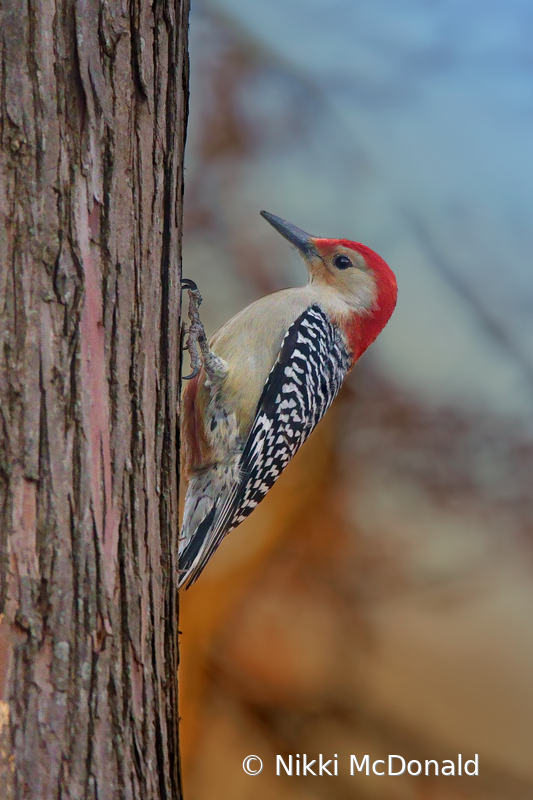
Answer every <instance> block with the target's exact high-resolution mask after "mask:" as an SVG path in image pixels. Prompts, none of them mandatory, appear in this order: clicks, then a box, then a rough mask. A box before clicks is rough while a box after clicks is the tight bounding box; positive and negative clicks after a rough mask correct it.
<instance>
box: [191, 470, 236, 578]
mask: <svg viewBox="0 0 533 800" xmlns="http://www.w3.org/2000/svg"><path fill="white" fill-rule="evenodd" d="M238 474H239V470H238V458H236V459H235V460H233V459H232V461H231V462H230V463H226V464H217V465H216V466H213V467H210V468H209V469H207V470H203V471H202V472H200V473H197V474H196V475H193V477H192V478H191V480H190V483H189V487H188V489H187V495H186V497H185V509H184V512H183V522H182V526H181V534H180V538H179V550H178V568H179V573H180V574H179V579H178V588H180V589H181V588H182V587H183V586H185V587H186V588H189V586H191V585H192V584H193V583H194V582H195V581H196V580H197V579H198V577H199V576H200V573H201V572H202V570H203V569H204V567H205V565H206V564H207V562H208V560H209V558H210V556H211V555H212V553H213V552H214V550H215V549H216V548H217V547H218V545H219V544H220V542H221V541H222V539H223V537H224V534H225V532H226V531H220V530H219V528H220V525H219V524H218V523H219V518H220V512H221V511H222V510H223V509H224V508H225V506H226V505H227V501H228V499H229V497H230V496H231V494H232V492H233V490H234V488H235V484H236V481H237V477H238Z"/></svg>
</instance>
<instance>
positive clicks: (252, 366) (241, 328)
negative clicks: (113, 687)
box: [178, 211, 397, 587]
mask: <svg viewBox="0 0 533 800" xmlns="http://www.w3.org/2000/svg"><path fill="white" fill-rule="evenodd" d="M261 215H262V216H263V217H264V219H266V220H267V221H268V222H269V223H270V224H271V225H272V226H273V227H274V228H275V229H276V230H277V231H278V232H279V233H280V234H281V235H282V236H284V237H285V239H287V240H288V241H289V242H290V243H291V244H292V245H294V246H295V247H296V248H297V249H298V251H299V252H300V254H301V255H302V257H303V260H304V263H305V266H306V268H307V273H308V283H307V285H306V286H303V287H300V288H294V289H283V290H282V291H279V292H275V293H274V294H270V295H267V296H266V297H263V298H261V299H260V300H257V301H256V302H255V303H252V304H251V305H249V306H248V307H247V308H245V309H244V310H243V311H241V312H240V313H239V314H237V315H236V316H234V317H233V318H232V319H230V320H229V322H226V324H225V325H223V326H222V327H221V328H220V329H219V330H218V331H217V332H216V333H215V334H214V336H213V337H212V338H211V340H210V341H209V344H207V340H205V338H204V346H203V347H202V348H201V349H202V354H203V360H202V366H201V369H200V370H199V372H198V374H197V375H196V376H195V377H194V378H193V379H192V380H191V381H190V382H189V383H188V384H187V387H186V390H185V392H184V397H183V420H182V432H183V448H184V472H185V477H186V478H187V479H188V480H189V485H188V490H187V494H186V498H185V509H184V515H183V523H182V529H181V535H180V542H179V558H178V564H179V570H180V577H179V585H180V586H186V587H188V586H190V585H191V584H192V583H194V582H195V581H196V580H197V578H198V576H199V575H200V573H201V572H202V570H203V569H204V567H205V566H206V564H207V562H208V561H209V559H210V558H211V556H212V555H213V553H214V552H215V550H216V548H217V547H218V546H219V544H220V543H221V541H222V539H223V538H224V536H226V534H228V533H229V532H230V531H232V530H233V529H234V528H236V527H237V526H238V525H240V523H241V522H243V520H245V519H246V517H247V516H248V515H249V514H250V513H251V512H252V511H253V510H254V509H255V508H256V506H257V505H258V504H259V503H260V502H261V500H262V499H263V498H264V497H265V495H266V494H267V492H268V490H269V489H270V488H271V487H272V486H273V485H274V483H275V482H276V480H277V479H278V478H279V476H280V475H281V473H282V472H283V470H284V469H285V467H286V466H287V464H288V463H289V461H290V459H291V458H292V457H293V456H294V454H295V453H296V452H297V450H298V449H299V448H300V447H301V445H302V444H303V443H304V442H305V440H306V439H307V438H308V436H309V434H310V433H311V431H312V430H313V429H314V427H315V426H316V425H317V423H318V422H319V421H320V420H321V419H322V417H323V416H324V414H325V413H326V411H327V410H328V408H329V406H330V405H331V403H332V401H333V399H334V398H335V396H336V394H337V392H338V391H339V389H340V387H341V385H342V382H343V381H344V378H345V377H346V375H347V374H348V373H349V372H350V370H351V369H352V367H353V366H354V364H355V362H356V361H357V359H358V358H359V357H360V356H361V354H362V353H364V351H365V350H366V349H367V347H368V346H369V345H370V344H372V342H373V341H374V339H375V338H376V337H377V335H378V334H379V333H380V331H381V330H382V329H383V328H384V326H385V325H386V323H387V322H388V320H389V319H390V316H391V314H392V312H393V311H394V307H395V305H396V296H397V286H396V278H395V276H394V273H393V272H392V270H391V269H390V267H389V266H388V265H387V264H386V263H385V261H383V259H382V258H381V257H380V256H378V254H377V253H375V252H374V251H373V250H371V249H370V248H369V247H366V246H365V245H363V244H360V243H359V242H352V241H348V240H346V239H323V238H320V237H315V236H310V235H309V234H308V233H305V231H303V230H301V229H300V228H297V227H296V226H295V225H292V224H291V223H289V222H285V220H283V219H281V218H280V217H276V216H274V214H270V213H268V212H266V211H261Z"/></svg>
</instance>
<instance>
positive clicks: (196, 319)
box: [181, 278, 228, 382]
mask: <svg viewBox="0 0 533 800" xmlns="http://www.w3.org/2000/svg"><path fill="white" fill-rule="evenodd" d="M181 286H182V289H187V291H188V292H189V311H188V316H189V320H190V323H191V324H190V325H189V327H188V328H187V329H186V328H185V327H184V328H183V329H182V341H183V339H184V337H187V338H186V339H185V343H184V344H182V350H187V351H188V353H189V355H190V358H191V367H192V372H191V373H190V375H184V376H183V377H182V380H184V381H191V380H192V379H193V378H196V376H197V375H198V373H199V372H200V368H201V367H202V365H203V367H204V369H205V371H206V373H207V374H208V376H209V377H210V378H211V379H212V380H214V381H216V382H220V380H221V379H222V378H223V377H225V375H226V373H227V371H228V365H227V364H226V362H225V361H223V359H221V358H219V356H217V355H216V354H215V353H213V351H212V350H211V348H210V347H209V343H208V341H207V336H206V335H205V330H204V326H203V324H202V321H201V319H200V313H199V310H198V309H199V307H200V303H201V302H202V295H201V294H200V292H199V291H198V286H197V285H196V283H195V282H194V281H191V280H190V279H189V278H184V279H183V280H182V282H181ZM197 346H198V348H199V351H200V352H199V351H198V348H197Z"/></svg>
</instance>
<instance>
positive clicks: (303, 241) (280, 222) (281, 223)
mask: <svg viewBox="0 0 533 800" xmlns="http://www.w3.org/2000/svg"><path fill="white" fill-rule="evenodd" d="M259 213H260V214H261V216H262V217H263V218H264V219H266V221H267V222H270V224H271V225H272V227H273V228H275V229H276V230H277V232H278V233H281V235H282V236H284V237H285V239H287V241H289V242H290V243H291V244H293V245H294V246H295V247H297V248H298V250H299V251H300V252H301V253H302V254H303V255H304V256H317V255H318V251H317V249H316V247H315V245H314V243H313V238H314V237H313V236H311V235H310V234H309V233H306V232H305V231H303V230H302V229H301V228H297V227H296V225H292V224H291V223H290V222H285V220H284V219H281V217H276V216H275V215H274V214H269V212H268V211H260V212H259Z"/></svg>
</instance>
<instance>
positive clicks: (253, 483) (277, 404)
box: [179, 305, 350, 587]
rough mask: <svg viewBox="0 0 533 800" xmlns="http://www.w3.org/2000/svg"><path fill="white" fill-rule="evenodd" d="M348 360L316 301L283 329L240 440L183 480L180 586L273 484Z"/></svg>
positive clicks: (195, 573) (339, 382) (327, 400)
mask: <svg viewBox="0 0 533 800" xmlns="http://www.w3.org/2000/svg"><path fill="white" fill-rule="evenodd" d="M349 364H350V357H349V354H348V352H347V350H346V346H345V344H344V342H343V340H342V337H341V334H340V332H339V330H338V329H337V327H336V326H335V325H333V324H332V323H331V322H330V320H329V318H328V316H327V315H326V314H325V312H324V311H323V310H322V309H321V308H320V306H319V305H313V306H310V307H309V308H308V309H306V311H304V312H303V314H301V315H300V316H299V317H298V319H296V320H295V322H294V323H293V324H292V325H291V327H290V328H289V330H288V331H287V333H286V334H285V338H284V339H283V343H282V345H281V349H280V352H279V355H278V358H277V361H276V363H275V365H274V367H273V368H272V370H271V372H270V375H269V377H268V380H267V381H266V383H265V386H264V389H263V392H262V394H261V398H260V400H259V403H258V406H257V411H256V415H255V419H254V422H253V424H252V428H251V430H250V433H249V435H248V438H247V440H246V442H245V443H244V444H243V445H242V446H241V448H240V449H239V450H238V451H237V452H234V453H233V454H232V455H231V456H230V457H229V458H228V461H227V463H226V464H224V465H217V467H213V469H214V470H218V475H216V476H215V475H212V474H211V470H209V471H208V473H207V474H204V475H202V476H197V477H195V478H193V481H195V482H196V485H195V486H192V485H190V486H189V491H188V492H187V499H186V507H185V513H184V522H183V527H182V538H181V542H180V552H179V569H180V579H179V585H180V587H181V586H184V585H187V586H190V585H191V584H192V583H194V581H195V580H196V579H197V578H198V576H199V575H200V573H201V572H202V570H203V569H204V567H205V566H206V564H207V562H208V561H209V559H210V558H211V556H212V555H213V553H214V552H215V550H216V548H217V547H218V545H219V544H220V542H221V541H222V539H223V538H224V536H226V534H227V533H229V532H230V531H232V530H233V529H234V528H236V527H237V525H239V524H240V523H241V522H243V520H245V519H246V517H247V516H248V515H249V514H251V512H252V511H253V510H254V508H255V507H256V506H257V505H258V504H259V503H260V502H261V500H262V499H263V498H264V496H265V495H266V493H267V492H268V490H269V489H271V488H272V486H273V485H274V483H275V482H276V480H277V479H278V477H279V476H280V475H281V473H282V472H283V470H284V469H285V467H286V466H287V464H288V463H289V461H290V460H291V458H292V457H293V456H294V455H295V453H296V452H297V450H298V449H299V448H300V447H301V445H302V444H303V443H304V442H305V440H306V439H307V437H308V436H309V434H310V433H311V431H312V430H313V429H314V428H315V426H316V425H317V424H318V422H320V420H321V419H322V417H323V416H324V414H325V413H326V411H327V410H328V408H329V407H330V405H331V403H332V402H333V400H334V398H335V396H336V395H337V392H338V391H339V389H340V387H341V385H342V382H343V380H344V378H345V376H346V373H347V371H348V368H349ZM213 479H214V480H213ZM191 484H192V482H191ZM221 489H222V491H221ZM200 503H201V506H202V507H201V508H199V504H200ZM198 519H200V520H201V521H200V522H199V523H198ZM192 520H194V525H195V529H194V530H192V529H191V527H192V526H191V521H192Z"/></svg>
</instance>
